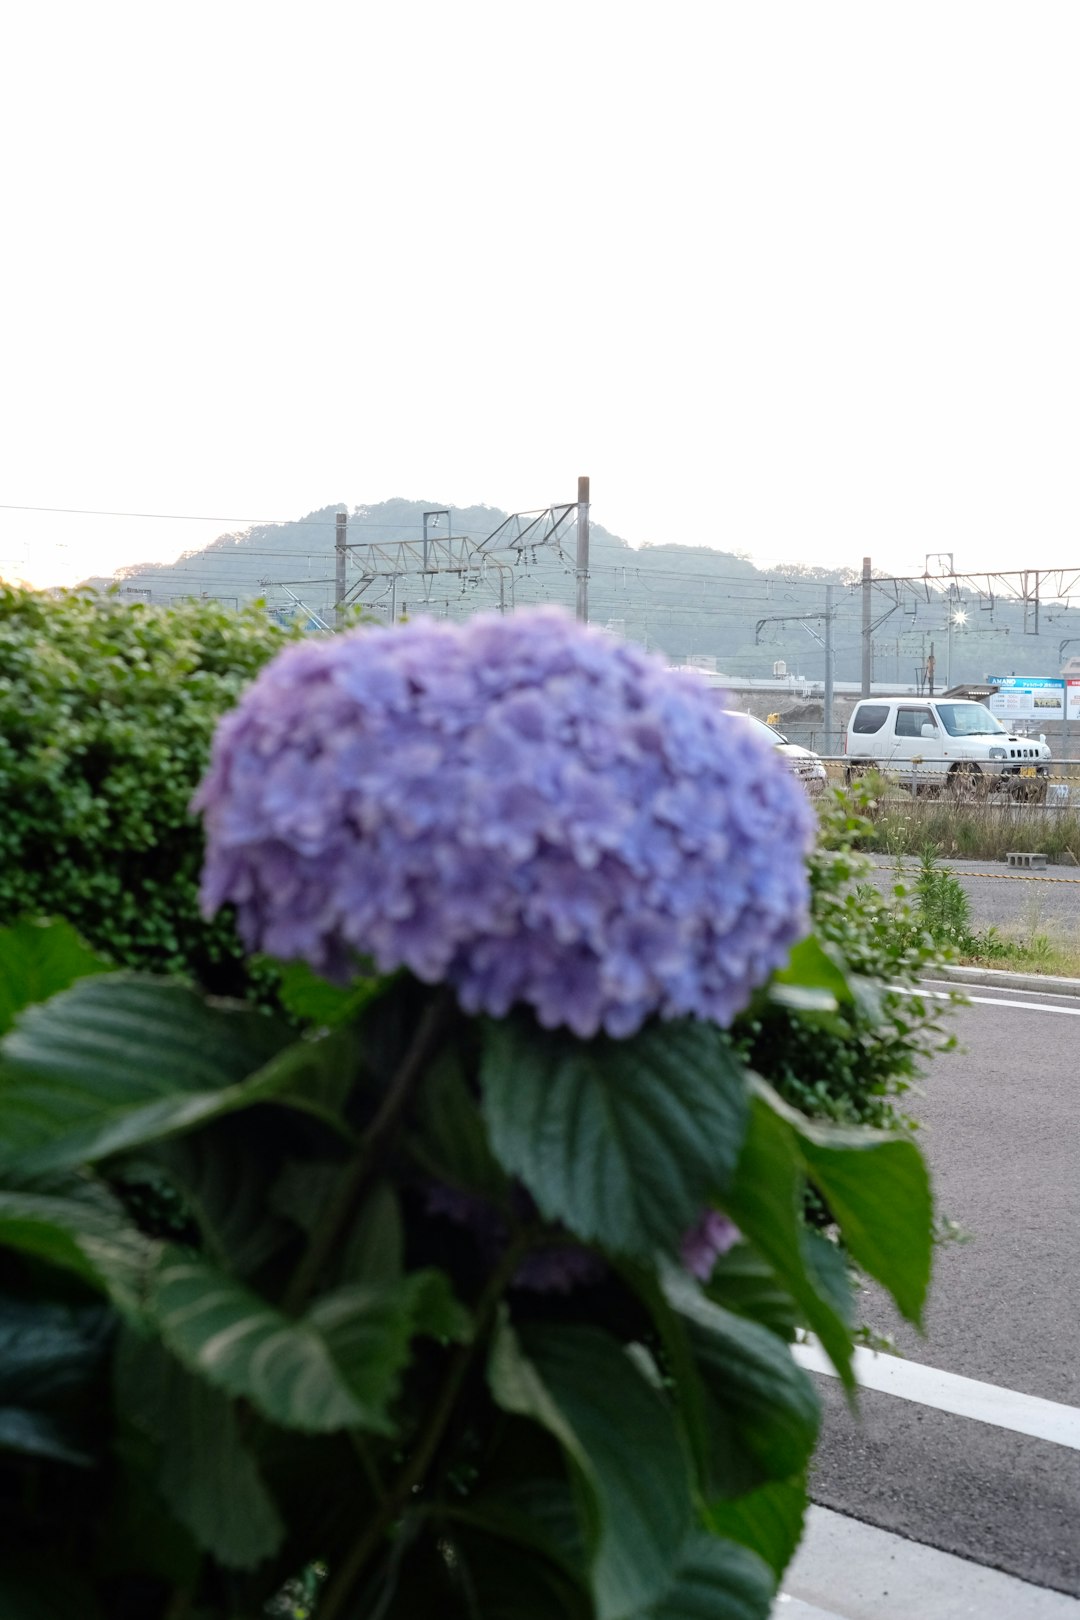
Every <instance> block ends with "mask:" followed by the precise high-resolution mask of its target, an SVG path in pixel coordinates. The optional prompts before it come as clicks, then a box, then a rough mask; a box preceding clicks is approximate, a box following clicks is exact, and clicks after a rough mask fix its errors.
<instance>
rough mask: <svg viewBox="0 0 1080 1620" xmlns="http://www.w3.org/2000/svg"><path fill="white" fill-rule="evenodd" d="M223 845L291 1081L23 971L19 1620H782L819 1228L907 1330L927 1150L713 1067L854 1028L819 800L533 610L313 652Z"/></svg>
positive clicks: (56, 933)
mask: <svg viewBox="0 0 1080 1620" xmlns="http://www.w3.org/2000/svg"><path fill="white" fill-rule="evenodd" d="M198 803H199V806H200V808H201V810H202V813H203V815H204V817H205V821H206V828H207V837H208V857H207V864H206V869H205V872H204V878H203V897H204V903H205V905H206V907H207V909H208V910H214V909H216V908H217V907H219V906H221V905H223V904H225V903H229V904H231V905H232V906H233V907H234V908H235V913H236V917H237V921H238V924H239V927H240V929H241V932H242V935H243V938H244V941H245V943H246V945H247V946H248V948H249V949H252V950H256V949H257V950H260V951H264V952H269V953H271V954H274V955H276V956H278V957H281V958H283V959H287V960H290V961H293V962H294V963H295V964H297V965H296V966H294V968H293V969H292V970H291V972H290V976H289V979H288V986H289V996H290V1003H291V1006H292V1008H293V1010H294V1011H295V1012H298V1013H301V1014H302V1013H305V1012H306V1013H307V1014H308V1017H309V1024H310V1028H309V1032H308V1033H307V1034H306V1035H305V1036H304V1038H303V1039H301V1040H297V1039H296V1038H295V1031H294V1030H292V1029H290V1028H288V1027H286V1026H284V1025H282V1024H280V1023H279V1022H278V1021H277V1020H276V1019H275V1018H274V1017H272V1016H270V1015H269V1014H267V1013H260V1012H256V1011H254V1010H252V1009H250V1008H245V1007H242V1006H239V1005H237V1004H233V1003H227V1002H221V1001H212V1000H206V999H204V998H202V997H201V996H199V995H198V994H196V993H195V992H194V991H192V990H190V989H188V988H186V987H184V986H183V985H180V984H177V983H173V982H169V981H165V980H159V979H155V978H152V977H149V976H140V975H134V974H124V973H116V974H107V973H103V972H102V971H101V967H102V964H100V963H99V962H97V961H96V960H95V959H94V958H93V957H92V956H91V955H90V954H89V953H88V952H87V951H86V950H85V948H84V947H82V946H81V945H80V944H79V943H78V941H77V940H76V939H75V938H74V937H73V936H71V935H69V934H68V933H66V932H65V931H64V930H63V929H60V930H57V929H55V928H53V929H46V928H34V927H33V926H31V925H22V927H21V928H19V929H17V930H12V931H9V932H8V933H7V934H6V935H0V984H3V985H5V986H6V987H7V993H6V995H5V996H4V997H0V1035H2V1036H3V1039H2V1041H0V1255H2V1257H3V1263H4V1270H3V1272H2V1274H0V1348H3V1349H4V1351H5V1354H3V1355H0V1384H4V1385H5V1387H4V1389H3V1390H2V1391H0V1414H3V1415H2V1417H0V1441H3V1444H4V1446H5V1447H6V1450H5V1451H4V1452H3V1453H2V1454H0V1455H2V1458H3V1460H2V1461H0V1486H2V1488H3V1490H4V1499H5V1501H7V1502H9V1503H17V1504H19V1505H18V1507H17V1509H16V1510H14V1511H12V1512H11V1513H9V1514H8V1515H7V1518H6V1519H5V1522H4V1524H3V1525H2V1526H0V1612H2V1613H3V1614H4V1616H5V1620H8V1617H10V1620H34V1617H36V1616H39V1615H41V1614H42V1613H45V1612H54V1611H55V1612H63V1613H78V1614H79V1615H80V1617H86V1620H93V1617H95V1616H96V1617H101V1620H104V1617H105V1616H108V1617H109V1620H127V1617H129V1616H130V1617H131V1620H135V1617H138V1620H230V1617H236V1620H240V1617H250V1616H257V1615H259V1614H262V1613H275V1614H281V1613H283V1612H288V1609H289V1606H290V1605H293V1606H295V1604H296V1603H297V1602H300V1601H301V1600H300V1598H299V1597H297V1594H298V1593H301V1592H303V1593H305V1594H306V1596H305V1597H304V1598H303V1603H304V1604H305V1605H310V1604H311V1603H314V1607H315V1612H316V1614H317V1616H318V1620H417V1617H420V1616H438V1617H439V1620H444V1617H446V1620H477V1617H481V1616H482V1617H484V1620H683V1617H686V1616H690V1615H698V1614H700V1615H706V1614H707V1615H709V1616H710V1620H766V1616H767V1615H768V1614H769V1611H770V1608H771V1604H772V1600H773V1596H774V1594H775V1591H776V1588H777V1584H778V1581H779V1579H780V1577H781V1575H782V1572H783V1569H784V1567H785V1566H786V1563H787V1561H788V1560H789V1558H790V1556H791V1554H792V1552H793V1550H794V1547H795V1545H796V1544H797V1541H798V1538H799V1534H800V1529H801V1523H802V1516H803V1512H804V1508H805V1503H806V1469H807V1464H808V1460H809V1457H810V1454H811V1451H812V1448H813V1445H814V1441H815V1437H816V1432H817V1423H818V1415H819V1414H818V1399H817V1395H816V1392H815V1389H814V1386H813V1384H812V1382H811V1380H810V1379H809V1377H808V1376H807V1374H806V1373H805V1372H804V1371H803V1370H802V1369H801V1367H800V1366H799V1364H798V1362H797V1360H796V1359H795V1358H794V1357H793V1355H792V1351H791V1344H792V1341H793V1340H794V1338H795V1336H796V1334H797V1332H798V1331H799V1330H800V1329H806V1330H809V1331H811V1332H813V1333H814V1334H815V1335H816V1336H817V1338H818V1340H819V1341H820V1343H821V1345H822V1346H823V1347H824V1349H825V1351H826V1353H827V1354H828V1355H829V1356H830V1357H831V1358H832V1360H833V1362H834V1364H835V1366H836V1368H837V1371H838V1372H839V1374H840V1376H841V1378H842V1379H843V1380H844V1381H845V1383H846V1384H847V1385H848V1387H849V1388H850V1387H851V1386H852V1373H851V1357H852V1348H853V1344H852V1330H851V1316H850V1294H849V1285H848V1280H847V1273H846V1267H845V1262H844V1259H843V1257H842V1255H841V1253H840V1251H839V1250H838V1249H837V1247H836V1246H835V1245H833V1244H831V1243H830V1242H828V1241H826V1239H825V1238H824V1237H823V1236H822V1235H821V1234H819V1233H816V1232H813V1231H809V1230H808V1229H807V1228H806V1227H805V1226H804V1224H803V1222H802V1219H801V1214H800V1211H801V1207H802V1202H803V1199H804V1195H805V1191H806V1188H807V1187H808V1186H810V1187H812V1188H814V1189H815V1190H816V1193H817V1194H818V1195H819V1196H820V1198H821V1199H823V1200H824V1202H825V1204H826V1205H827V1207H828V1208H829V1210H830V1212H831V1214H832V1216H833V1217H834V1220H835V1222H836V1224H837V1227H838V1230H839V1232H840V1234H842V1237H843V1240H844V1241H845V1242H846V1245H847V1249H848V1251H849V1253H850V1255H851V1257H852V1258H853V1259H854V1260H855V1261H856V1262H858V1263H859V1264H861V1265H862V1266H863V1267H864V1268H865V1269H866V1270H867V1271H868V1272H869V1273H870V1274H871V1275H873V1276H874V1277H876V1278H877V1279H878V1280H879V1281H880V1282H882V1283H883V1284H884V1286H885V1287H886V1288H887V1289H889V1290H890V1291H891V1293H892V1294H893V1296H894V1298H895V1299H896V1301H897V1304H898V1306H899V1308H900V1309H901V1311H902V1312H903V1313H904V1314H905V1315H907V1316H908V1317H909V1318H911V1319H912V1320H917V1319H918V1317H919V1314H920V1311H921V1308H922V1303H923V1298H924V1294H925V1290H926V1286H927V1280H928V1273H929V1263H930V1247H931V1205H930V1195H929V1188H928V1183H927V1178H926V1172H925V1168H924V1166H923V1163H922V1160H921V1158H920V1156H919V1154H918V1152H917V1150H916V1149H915V1147H914V1145H913V1144H912V1143H911V1142H910V1141H909V1140H908V1139H907V1138H906V1137H904V1136H902V1135H900V1134H897V1133H893V1132H875V1131H870V1130H857V1129H852V1128H850V1127H847V1128H845V1129H843V1130H842V1131H841V1130H837V1129H836V1128H835V1127H833V1126H830V1125H827V1124H823V1123H820V1122H815V1121H813V1120H810V1119H808V1118H807V1117H806V1116H805V1115H803V1114H801V1113H799V1112H798V1111H796V1110H795V1109H793V1108H792V1107H790V1106H789V1105H788V1104H786V1103H785V1102H784V1101H783V1100H782V1099H781V1098H780V1097H779V1096H778V1095H777V1094H776V1093H775V1092H774V1091H773V1090H772V1089H771V1088H770V1087H769V1085H768V1084H767V1083H766V1082H765V1081H764V1080H762V1079H761V1078H760V1077H758V1076H756V1075H755V1074H754V1073H753V1072H752V1071H751V1070H749V1069H748V1068H747V1066H746V1063H745V1061H744V1058H743V1057H742V1056H741V1055H740V1052H739V1049H738V1046H737V1043H736V1042H735V1041H733V1039H732V1037H731V1035H730V1033H729V1030H728V1027H727V1026H728V1025H729V1024H730V1021H731V1019H732V1018H733V1016H734V1015H735V1014H736V1013H737V1012H739V1010H740V1009H742V1008H744V1007H745V1006H746V1005H747V1003H748V1002H750V1001H751V1000H752V1001H753V1004H754V1005H755V1006H757V1007H759V1008H761V1007H767V1006H770V1005H774V1004H775V1005H780V1006H784V1007H788V1008H790V1007H792V1006H798V1007H800V1008H801V1009H802V1011H803V1012H804V1014H805V1015H806V1016H807V1017H818V1018H820V1019H822V1020H828V1019H830V1018H834V1017H835V1016H836V1013H837V1010H838V1008H839V1007H840V1006H841V1005H843V1004H846V1003H847V1002H848V1001H850V999H851V998H852V997H853V996H854V995H855V994H856V989H857V988H858V987H855V988H853V987H852V985H851V984H850V983H849V981H848V977H847V975H846V974H845V971H844V969H843V964H842V962H841V961H840V960H839V959H838V957H837V955H836V953H835V952H834V951H833V950H832V949H831V947H830V946H829V944H828V942H827V941H826V942H824V943H823V942H822V941H821V940H819V939H817V938H815V937H814V936H813V935H812V934H811V935H807V932H806V931H807V928H808V895H809V891H808V882H807V876H806V855H807V852H808V848H809V841H810V832H811V825H812V823H811V817H810V812H809V809H808V807H807V805H806V804H805V802H804V801H803V799H802V797H801V789H800V788H799V786H798V784H797V783H796V782H795V781H794V780H793V779H792V778H791V777H790V776H789V775H788V774H787V772H786V770H785V768H784V766H783V763H782V762H781V761H780V760H779V759H778V757H777V756H776V755H775V754H774V753H773V752H772V751H771V750H769V749H767V748H765V749H762V748H761V747H759V745H758V744H757V743H756V742H755V741H754V739H753V738H752V737H749V736H747V735H746V733H745V729H744V728H742V727H739V726H736V725H734V724H733V723H731V722H729V721H728V720H727V719H726V717H725V716H724V715H723V713H722V711H720V709H719V708H718V706H717V705H716V704H715V700H714V699H713V698H712V697H711V696H710V695H709V694H708V693H707V692H705V691H703V690H702V689H700V688H699V687H698V686H696V685H692V684H689V683H688V682H686V681H684V680H683V679H681V678H679V677H677V676H675V675H673V674H671V673H669V672H667V671H665V670H664V669H663V668H662V667H661V666H660V665H659V664H657V663H656V662H655V661H653V660H651V659H649V658H648V657H647V656H645V655H644V654H643V653H641V652H639V651H637V650H635V649H633V648H628V647H625V646H621V645H620V644H619V643H617V642H616V641H614V640H611V639H609V638H607V637H604V636H601V635H599V634H596V633H594V632H590V631H588V630H586V629H583V628H582V627H580V626H577V625H575V624H573V623H572V622H570V621H568V620H566V619H564V618H563V617H561V616H559V615H554V614H549V613H546V612H538V613H530V614H521V615H517V616H514V617H512V618H510V619H507V620H501V619H496V618H478V619H475V620H473V621H470V622H469V623H468V624H466V625H464V626H460V625H459V626H449V625H434V624H429V623H424V622H420V623H416V624H413V625H409V626H407V627H404V628H398V627H395V628H393V629H387V630H378V631H370V632H365V633H361V634H359V635H356V636H344V637H338V638H334V639H330V640H326V641H319V642H311V643H308V644H304V645H301V646H296V647H294V648H291V649H289V650H287V651H286V652H284V653H283V654H282V655H281V656H280V657H279V658H278V659H276V660H275V661H274V663H273V664H271V665H270V666H269V667H268V668H267V669H266V670H265V671H264V672H263V673H262V674H261V675H260V676H259V678H258V679H257V680H256V682H255V683H254V685H253V686H252V687H251V688H250V689H249V691H248V692H247V693H246V694H245V696H244V697H243V698H242V700H241V702H240V704H239V705H238V707H237V708H236V710H235V711H234V712H233V714H231V715H230V716H229V717H228V718H227V720H226V721H225V722H224V723H223V724H222V726H221V728H220V730H219V733H218V737H217V740H216V743H215V748H214V755H213V760H212V764H211V767H210V770H209V772H208V774H207V777H206V779H205V782H204V784H203V786H202V788H201V789H200V792H199V798H198ZM358 975H359V977H358ZM328 980H333V981H336V982H337V985H338V988H336V989H335V988H334V987H333V985H332V984H331V983H329V982H328ZM859 993H860V994H862V991H861V990H859ZM9 1026H10V1027H9ZM5 1031H6V1033H5ZM163 1187H164V1188H165V1189H167V1191H168V1193H169V1197H168V1199H164V1200H163V1199H162V1197H161V1190H162V1188H163ZM147 1188H151V1189H152V1190H153V1196H151V1197H147V1195H146V1194H147ZM30 1344H32V1346H33V1363H34V1369H35V1376H34V1378H33V1379H32V1380H27V1379H26V1378H25V1377H24V1376H21V1374H20V1366H21V1365H22V1364H21V1363H20V1360H19V1357H20V1354H22V1355H23V1358H24V1362H25V1359H26V1349H25V1347H26V1346H27V1345H30ZM5 1381H6V1382H5ZM50 1604H51V1605H52V1609H49V1605H50Z"/></svg>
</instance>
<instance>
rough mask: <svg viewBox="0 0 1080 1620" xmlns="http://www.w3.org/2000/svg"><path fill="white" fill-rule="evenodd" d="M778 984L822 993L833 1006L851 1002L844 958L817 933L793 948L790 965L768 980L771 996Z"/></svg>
mask: <svg viewBox="0 0 1080 1620" xmlns="http://www.w3.org/2000/svg"><path fill="white" fill-rule="evenodd" d="M776 985H783V986H787V987H794V988H798V989H800V990H816V991H822V992H824V993H825V994H826V995H827V996H829V997H830V998H831V1000H832V1005H833V1006H835V1005H836V1003H837V1002H838V1001H850V1000H851V999H852V989H851V985H850V983H849V981H848V974H847V971H846V969H845V967H844V962H843V957H842V956H841V954H840V952H839V951H838V950H836V948H835V947H834V946H830V945H828V944H827V943H826V942H825V941H823V940H821V939H819V938H818V936H817V934H807V936H806V938H805V939H803V940H800V941H799V943H798V945H796V946H794V947H793V948H792V952H791V955H790V956H789V957H788V961H787V966H786V967H784V968H781V969H780V971H779V972H778V973H775V974H774V975H773V977H772V979H771V980H770V981H769V989H770V993H771V991H772V989H773V986H776ZM774 999H779V998H774Z"/></svg>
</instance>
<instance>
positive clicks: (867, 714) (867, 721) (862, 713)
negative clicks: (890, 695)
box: [851, 703, 889, 736]
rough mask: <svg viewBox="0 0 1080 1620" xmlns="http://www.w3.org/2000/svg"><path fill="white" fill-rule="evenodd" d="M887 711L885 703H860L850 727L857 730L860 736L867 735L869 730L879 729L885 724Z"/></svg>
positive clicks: (887, 706) (887, 707)
mask: <svg viewBox="0 0 1080 1620" xmlns="http://www.w3.org/2000/svg"><path fill="white" fill-rule="evenodd" d="M888 713H889V705H888V704H887V703H860V704H859V707H858V708H857V709H856V710H855V716H854V718H853V720H852V722H851V729H852V731H855V732H858V733H859V735H860V736H867V735H868V734H869V733H870V732H871V731H880V730H881V728H882V726H883V725H884V724H885V721H886V718H887V716H888Z"/></svg>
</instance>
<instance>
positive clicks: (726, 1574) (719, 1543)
mask: <svg viewBox="0 0 1080 1620" xmlns="http://www.w3.org/2000/svg"><path fill="white" fill-rule="evenodd" d="M775 1592H776V1583H775V1581H774V1580H773V1578H772V1572H771V1571H770V1569H769V1566H768V1565H767V1564H766V1563H764V1562H763V1560H762V1559H760V1558H758V1557H757V1555H756V1554H755V1553H752V1552H751V1551H750V1550H749V1548H747V1547H741V1546H738V1545H737V1544H736V1543H735V1542H734V1541H725V1540H722V1539H721V1538H720V1537H719V1536H711V1535H709V1534H708V1533H707V1532H705V1531H696V1532H694V1533H693V1534H692V1535H690V1536H689V1537H688V1539H687V1542H686V1544H685V1546H684V1547H683V1549H682V1554H681V1557H680V1559H679V1567H678V1572H677V1574H676V1577H675V1579H674V1581H673V1582H672V1583H671V1586H670V1587H669V1589H668V1591H667V1592H665V1593H664V1595H663V1597H661V1598H659V1599H658V1600H656V1601H655V1602H652V1603H649V1604H647V1605H645V1606H644V1607H642V1608H640V1609H638V1610H636V1611H635V1620H769V1614H770V1612H771V1610H772V1602H773V1597H774V1595H775Z"/></svg>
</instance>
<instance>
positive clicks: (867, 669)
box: [862, 557, 873, 697]
mask: <svg viewBox="0 0 1080 1620" xmlns="http://www.w3.org/2000/svg"><path fill="white" fill-rule="evenodd" d="M872 588H873V587H872V586H871V583H870V558H869V557H864V558H863V560H862V696H863V697H869V696H870V680H871V675H872V671H873V662H872V660H873V642H872V641H871V639H870V592H871V590H872Z"/></svg>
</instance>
